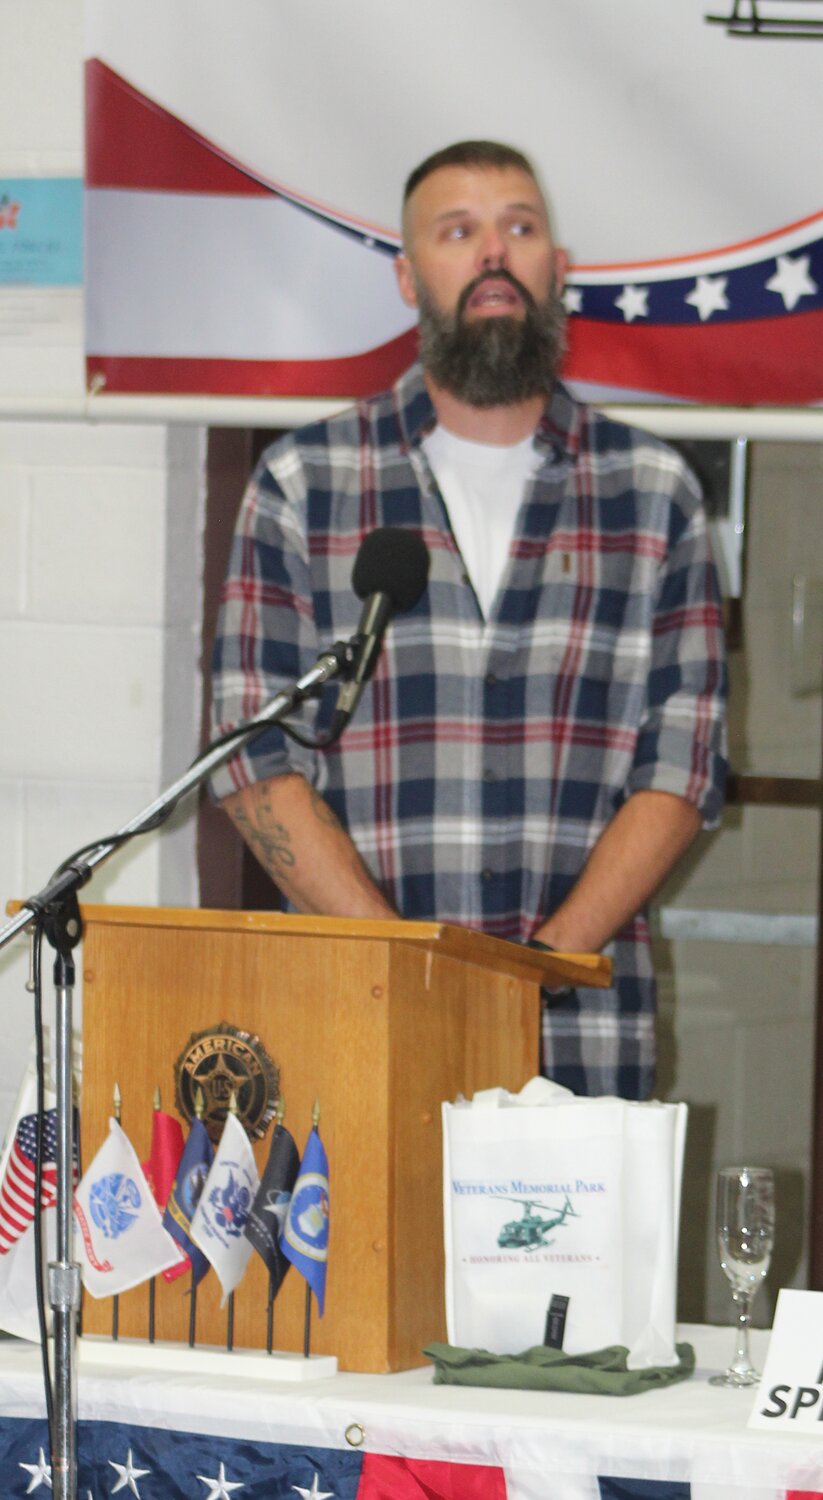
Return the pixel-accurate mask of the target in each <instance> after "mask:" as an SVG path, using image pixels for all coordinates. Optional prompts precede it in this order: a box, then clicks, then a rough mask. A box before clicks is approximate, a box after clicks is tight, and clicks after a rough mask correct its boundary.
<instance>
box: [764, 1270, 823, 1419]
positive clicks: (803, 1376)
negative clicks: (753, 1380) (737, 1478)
mask: <svg viewBox="0 0 823 1500" xmlns="http://www.w3.org/2000/svg"><path fill="white" fill-rule="evenodd" d="M817 1423H823V1292H798V1291H789V1290H787V1289H786V1288H785V1287H784V1288H783V1290H782V1291H780V1292H779V1293H778V1296H777V1307H776V1309H775V1314H774V1326H773V1328H772V1336H771V1340H770V1342H769V1351H768V1354H767V1355H766V1360H765V1363H764V1365H763V1377H762V1379H761V1381H760V1386H759V1389H758V1392H757V1400H756V1401H755V1403H754V1406H753V1408H752V1414H751V1416H750V1417H749V1426H750V1427H759V1428H760V1429H761V1430H764V1429H765V1430H768V1431H776V1430H779V1431H781V1432H800V1433H804V1434H805V1435H806V1436H807V1437H808V1435H809V1429H810V1428H814V1427H815V1425H816V1424H817ZM818 1431H819V1432H820V1436H821V1439H823V1425H822V1426H820V1427H819V1428H818Z"/></svg>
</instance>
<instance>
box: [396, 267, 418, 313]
mask: <svg viewBox="0 0 823 1500" xmlns="http://www.w3.org/2000/svg"><path fill="white" fill-rule="evenodd" d="M394 274H395V276H396V277H397V285H398V287H399V288H400V295H401V297H402V298H403V301H404V302H405V303H406V306H407V307H416V306H417V288H416V286H415V284H414V272H413V270H412V267H411V261H410V260H409V258H408V256H407V255H398V256H396V257H395V261H394Z"/></svg>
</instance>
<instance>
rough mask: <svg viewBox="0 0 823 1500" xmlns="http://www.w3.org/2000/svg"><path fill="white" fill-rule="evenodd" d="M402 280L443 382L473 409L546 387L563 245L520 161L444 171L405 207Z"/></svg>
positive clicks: (557, 321) (554, 347) (559, 321)
mask: <svg viewBox="0 0 823 1500" xmlns="http://www.w3.org/2000/svg"><path fill="white" fill-rule="evenodd" d="M404 228H405V246H406V253H405V254H404V255H402V256H400V257H399V258H398V262H397V277H398V283H399V286H400V292H401V295H402V297H403V298H404V300H405V301H406V302H407V303H408V304H409V305H410V306H412V307H417V308H418V309H419V313H420V348H421V357H422V359H423V363H424V365H425V367H426V370H427V372H428V374H429V375H430V376H431V378H432V379H433V380H434V381H435V383H436V384H437V385H440V386H442V387H443V388H444V389H445V390H449V391H451V392H452V393H453V394H454V395H456V396H458V397H459V398H460V399H462V400H464V401H467V402H468V403H469V404H471V405H474V406H481V407H488V406H496V405H508V404H512V403H515V402H518V401H522V400H524V399H527V398H528V397H530V396H533V395H535V394H538V393H540V394H543V393H546V392H548V390H549V389H550V388H551V384H552V382H553V380H554V376H555V374H556V370H557V366H558V364H559V361H560V357H561V355H562V349H563V325H564V318H563V308H562V304H561V302H560V298H559V286H560V284H561V280H562V273H563V270H564V269H565V256H564V255H563V253H562V252H561V251H557V250H555V247H554V245H553V243H552V238H551V233H550V231H549V224H548V218H547V214H546V208H545V204H544V202H543V198H542V195H541V193H540V190H539V188H538V186H537V184H536V182H535V181H534V179H533V178H532V177H531V176H530V175H529V174H528V173H527V172H523V171H521V170H520V169H519V168H517V167H504V168H498V167H441V168H439V169H438V170H437V171H435V172H433V173H431V175H430V176H429V177H427V178H425V179H424V180H423V182H421V184H420V186H419V187H418V188H417V189H416V190H415V192H414V193H413V194H412V196H411V198H410V200H409V202H408V204H407V206H406V219H405V225H404Z"/></svg>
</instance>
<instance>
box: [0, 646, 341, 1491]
mask: <svg viewBox="0 0 823 1500" xmlns="http://www.w3.org/2000/svg"><path fill="white" fill-rule="evenodd" d="M361 647H362V637H361V636H360V635H355V636H353V637H352V638H351V640H349V641H343V642H341V641H337V642H335V644H334V645H333V646H332V647H331V648H330V649H329V650H328V651H326V652H324V653H323V654H322V655H321V656H319V657H318V658H317V661H316V662H315V664H314V666H313V667H312V668H311V671H309V672H307V673H306V674H305V675H304V676H303V677H301V678H299V680H298V681H297V682H296V683H294V684H293V686H291V687H289V688H286V689H285V690H284V691H283V692H281V693H278V694H277V696H276V697H275V698H273V699H272V700H271V702H270V703H268V704H267V705H266V707H265V708H263V709H261V710H260V712H259V713H257V714H255V716H254V717H253V718H252V719H248V720H246V722H245V723H243V724H240V725H238V727H237V729H236V730H234V731H233V732H231V733H230V734H229V735H226V736H225V737H223V738H222V739H221V740H219V741H218V742H217V743H216V744H214V745H212V746H207V748H206V749H205V750H204V751H203V753H202V755H200V756H198V758H197V760H195V761H193V762H192V764H191V766H189V769H188V770H187V771H186V772H185V773H184V774H183V775H182V776H180V777H179V778H178V779H177V781H175V782H173V783H172V785H171V786H170V787H168V788H167V790H166V791H164V792H161V793H160V796H159V797H156V798H155V800H154V802H151V803H150V804H149V805H148V807H145V808H143V811H142V812H139V813H137V815H136V816H135V817H134V818H132V819H131V821H130V822H128V823H125V824H124V825H123V827H122V828H121V829H119V830H118V832H117V833H115V834H113V835H111V837H109V838H106V839H102V840H101V842H100V843H99V844H96V845H95V846H94V847H93V848H91V849H90V850H89V851H88V852H85V851H84V852H83V853H82V858H81V857H80V856H78V857H77V859H76V862H72V863H69V864H68V865H67V866H66V867H65V868H60V869H58V871H57V873H56V874H55V875H54V876H53V877H52V879H51V880H50V881H49V883H48V884H47V885H46V886H44V887H43V889H42V890H41V891H39V892H38V894H37V895H36V896H31V897H29V899H28V900H27V901H25V902H24V903H23V905H22V908H21V910H20V911H19V912H18V914H17V915H16V916H15V917H12V919H11V921H10V922H8V923H7V924H6V926H5V927H3V928H2V929H0V949H3V948H4V947H5V946H6V944H7V943H10V942H11V941H12V939H13V938H15V937H16V936H17V934H18V933H20V932H23V931H25V930H26V929H27V928H28V927H30V926H32V924H34V923H39V924H40V925H41V926H42V928H43V930H44V932H45V935H46V937H47V938H48V941H49V942H50V944H51V945H52V947H53V948H54V949H55V950H56V954H57V957H56V959H55V962H54V985H55V1019H56V1025H55V1072H56V1095H57V1103H56V1116H57V1149H56V1167H57V1242H56V1255H57V1258H56V1260H55V1261H52V1262H50V1263H49V1268H48V1269H49V1278H48V1281H49V1304H50V1306H51V1308H52V1313H53V1325H54V1397H55V1399H54V1412H55V1415H54V1431H53V1432H52V1433H50V1434H49V1437H50V1441H51V1448H52V1453H51V1458H52V1491H53V1494H54V1497H55V1500H77V1448H76V1419H77V1391H76V1369H75V1365H76V1349H77V1311H78V1308H79V1306H80V1266H79V1265H78V1264H77V1262H76V1261H72V1259H71V1252H72V1240H71V1223H72V1199H73V1191H72V1173H73V1161H74V1120H73V1108H72V1105H73V1098H72V1069H71V1059H72V999H73V991H74V979H75V972H74V962H73V959H72V956H71V955H72V949H73V948H75V947H76V945H77V944H78V943H79V942H80V939H81V937H82V921H81V918H80V908H79V906H78V902H77V892H78V891H79V890H80V889H81V888H82V886H84V885H85V884H86V883H87V882H88V881H89V880H90V879H91V876H92V873H93V871H94V870H95V869H96V868H97V866H98V865H101V864H103V862H104V861H105V860H107V859H108V858H109V857H110V855H112V854H113V853H114V851H115V850H116V849H119V848H120V846H121V844H124V843H126V842H128V840H129V839H131V838H132V837H133V836H134V835H135V834H138V833H148V832H150V831H151V830H152V829H153V828H156V827H158V826H159V825H160V823H162V822H163V821H164V819H165V818H166V817H167V816H168V815H169V814H170V813H171V812H172V811H173V809H174V807H175V806H176V804H177V803H178V802H179V801H180V799H181V798H182V797H184V796H185V795H186V794H187V793H188V792H190V791H192V790H193V789H194V788H195V787H198V786H200V784H201V783H202V782H203V781H205V780H206V779H207V777H209V776H210V775H211V773H212V771H215V770H216V769H217V768H218V766H221V765H222V764H223V763H224V761H227V760H230V759H231V757H232V756H233V755H234V754H235V753H236V751H237V750H238V748H239V747H240V746H241V745H244V744H246V743H247V742H248V741H249V740H251V739H254V738H255V737H256V736H257V735H258V734H260V733H262V731H263V730H264V729H267V728H268V727H269V726H270V725H272V724H277V723H279V722H280V720H281V719H284V718H286V716H287V715H288V714H290V713H293V712H294V710H295V709H296V708H298V707H299V706H300V704H301V703H303V702H304V701H305V700H306V699H307V698H310V697H311V696H312V695H313V694H314V693H316V692H317V691H318V689H320V688H322V687H323V686H324V685H325V683H327V682H330V681H331V680H332V679H333V678H336V677H342V678H343V679H344V681H347V680H348V679H349V678H350V677H351V675H352V673H353V672H354V670H355V668H356V665H357V660H358V653H359V651H360V649H361ZM342 727H343V726H342V725H341V728H342ZM333 738H336V736H335V735H332V736H330V738H329V739H327V740H326V741H324V743H326V744H328V743H330V742H331V739H333ZM35 1212H37V1213H39V1212H40V1205H39V1204H38V1205H37V1206H36V1209H35Z"/></svg>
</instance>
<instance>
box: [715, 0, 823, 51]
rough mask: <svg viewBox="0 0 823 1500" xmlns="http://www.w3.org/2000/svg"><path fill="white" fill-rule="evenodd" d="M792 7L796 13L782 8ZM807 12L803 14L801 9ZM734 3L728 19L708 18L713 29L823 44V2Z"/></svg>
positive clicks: (755, 0) (740, 0) (760, 0)
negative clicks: (787, 11) (720, 27)
mask: <svg viewBox="0 0 823 1500" xmlns="http://www.w3.org/2000/svg"><path fill="white" fill-rule="evenodd" d="M784 5H790V6H791V7H792V10H793V12H794V14H792V15H787V14H786V12H785V10H784V9H782V7H783V6H784ZM800 6H802V7H803V10H802V11H799V10H798V7H800ZM767 7H768V8H767V9H766V8H764V0H733V3H732V8H731V12H730V14H729V15H727V16H713V15H710V16H704V17H703V20H704V21H706V22H707V23H708V24H709V25H710V26H725V28H726V35H727V36H743V37H752V38H754V39H755V40H759V41H767V40H778V41H779V40H793V41H801V40H803V41H823V3H821V0H767Z"/></svg>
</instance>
